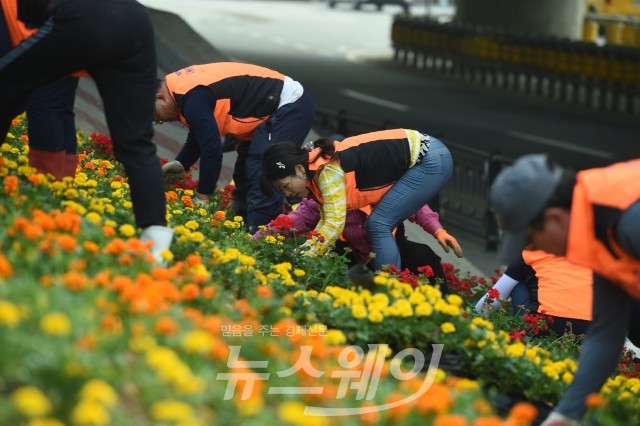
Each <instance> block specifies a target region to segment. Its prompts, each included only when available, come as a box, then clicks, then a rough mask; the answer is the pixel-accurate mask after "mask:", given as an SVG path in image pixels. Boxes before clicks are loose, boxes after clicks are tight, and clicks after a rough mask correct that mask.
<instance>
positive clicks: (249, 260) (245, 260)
mask: <svg viewBox="0 0 640 426" xmlns="http://www.w3.org/2000/svg"><path fill="white" fill-rule="evenodd" d="M238 260H239V261H240V263H241V264H242V265H244V266H253V265H255V264H256V260H255V259H254V258H253V257H251V256H248V255H246V254H241V255H240V256H239V257H238Z"/></svg>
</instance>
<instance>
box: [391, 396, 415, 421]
mask: <svg viewBox="0 0 640 426" xmlns="http://www.w3.org/2000/svg"><path fill="white" fill-rule="evenodd" d="M404 398H405V397H404V395H402V394H400V393H398V392H393V393H391V394H389V396H388V397H387V401H386V403H387V404H393V403H395V402H398V401H402V400H403V399H404ZM410 411H411V407H410V406H409V404H400V405H398V406H396V407H392V408H389V419H392V420H400V419H403V418H404V417H406V416H407V414H409V412H410Z"/></svg>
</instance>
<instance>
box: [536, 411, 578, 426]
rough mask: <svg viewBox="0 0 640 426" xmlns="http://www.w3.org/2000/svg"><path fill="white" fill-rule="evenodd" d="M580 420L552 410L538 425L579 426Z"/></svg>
mask: <svg viewBox="0 0 640 426" xmlns="http://www.w3.org/2000/svg"><path fill="white" fill-rule="evenodd" d="M579 425H580V422H578V421H576V420H573V419H572V418H570V417H567V416H565V415H564V414H560V413H558V412H557V411H552V412H551V414H549V416H547V418H546V419H545V421H544V422H542V424H541V425H540V426H579Z"/></svg>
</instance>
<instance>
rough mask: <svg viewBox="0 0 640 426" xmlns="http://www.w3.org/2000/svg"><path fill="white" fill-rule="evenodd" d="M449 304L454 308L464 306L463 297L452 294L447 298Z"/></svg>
mask: <svg viewBox="0 0 640 426" xmlns="http://www.w3.org/2000/svg"><path fill="white" fill-rule="evenodd" d="M447 302H449V303H450V304H452V305H453V306H462V297H460V296H458V295H457V294H450V295H448V296H447Z"/></svg>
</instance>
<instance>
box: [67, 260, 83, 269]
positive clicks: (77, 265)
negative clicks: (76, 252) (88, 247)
mask: <svg viewBox="0 0 640 426" xmlns="http://www.w3.org/2000/svg"><path fill="white" fill-rule="evenodd" d="M69 269H70V270H72V271H84V270H85V269H87V260H86V259H74V260H72V261H71V262H69Z"/></svg>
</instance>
